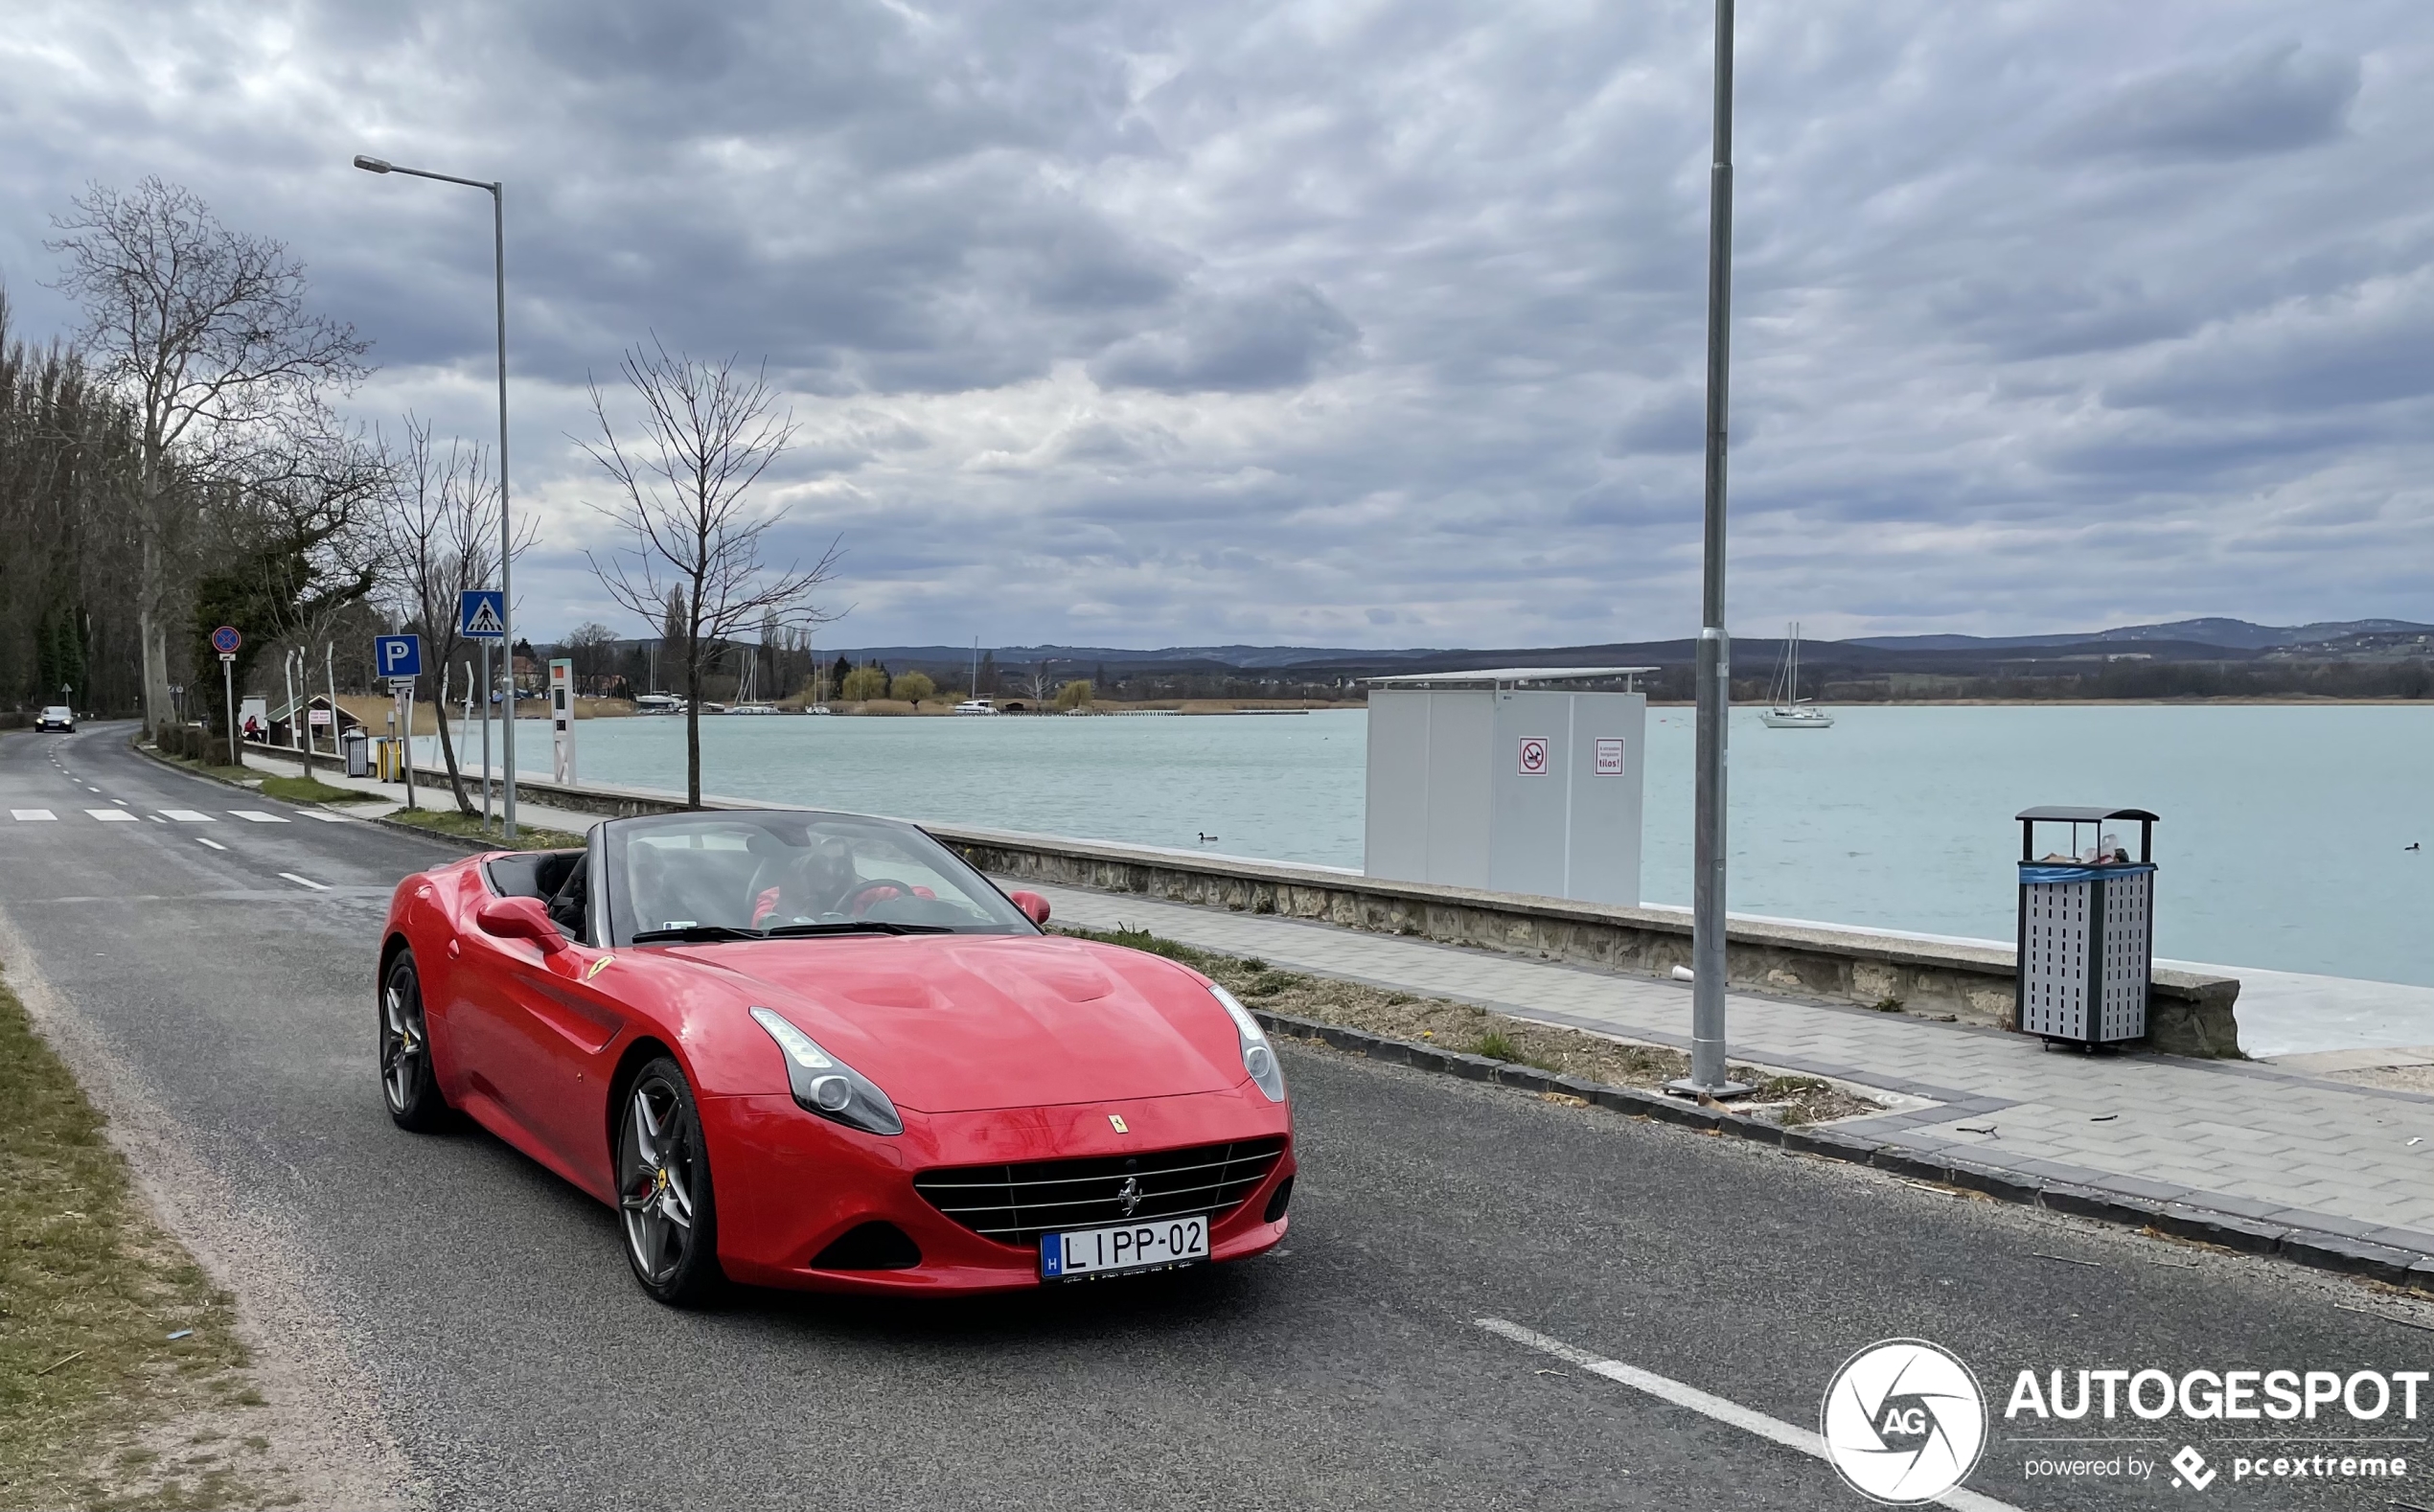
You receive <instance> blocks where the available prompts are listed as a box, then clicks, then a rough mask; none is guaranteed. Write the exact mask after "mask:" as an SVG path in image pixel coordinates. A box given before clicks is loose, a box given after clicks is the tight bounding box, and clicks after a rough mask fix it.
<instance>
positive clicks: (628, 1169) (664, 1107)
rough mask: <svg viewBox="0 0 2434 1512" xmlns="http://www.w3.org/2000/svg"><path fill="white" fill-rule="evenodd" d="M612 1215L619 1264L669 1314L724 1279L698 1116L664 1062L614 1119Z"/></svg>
mask: <svg viewBox="0 0 2434 1512" xmlns="http://www.w3.org/2000/svg"><path fill="white" fill-rule="evenodd" d="M617 1210H618V1217H619V1218H620V1219H622V1220H623V1222H624V1226H625V1231H626V1260H627V1263H628V1264H630V1265H631V1266H632V1267H633V1274H634V1279H635V1280H637V1281H640V1282H641V1283H642V1289H643V1290H644V1291H646V1292H648V1293H650V1294H652V1295H653V1296H654V1297H657V1298H658V1299H659V1300H660V1301H662V1302H665V1303H667V1304H669V1305H670V1306H672V1307H690V1306H694V1305H696V1304H698V1303H700V1302H703V1301H706V1300H707V1299H708V1298H709V1297H710V1296H711V1295H712V1294H715V1293H716V1292H717V1291H718V1289H719V1287H720V1285H721V1283H722V1282H723V1280H724V1279H725V1278H724V1277H723V1275H722V1274H721V1273H720V1271H719V1224H718V1207H717V1203H716V1202H715V1200H714V1198H713V1197H712V1194H711V1191H710V1158H709V1154H708V1152H707V1151H706V1150H705V1149H704V1148H703V1147H702V1141H701V1116H700V1111H698V1110H697V1109H696V1108H695V1107H694V1102H693V1088H691V1087H689V1086H687V1085H686V1084H685V1080H684V1071H683V1069H682V1068H681V1067H680V1066H678V1065H677V1063H676V1062H675V1061H673V1060H670V1059H668V1058H667V1057H664V1056H662V1057H661V1058H660V1059H658V1060H655V1061H653V1062H652V1063H651V1064H650V1065H645V1066H644V1067H643V1068H642V1070H641V1071H640V1073H639V1074H637V1075H636V1076H635V1077H634V1079H633V1083H632V1085H631V1086H630V1087H628V1088H626V1095H625V1105H624V1111H622V1112H621V1113H620V1114H619V1115H618V1119H617Z"/></svg>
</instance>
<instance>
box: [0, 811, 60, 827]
mask: <svg viewBox="0 0 2434 1512" xmlns="http://www.w3.org/2000/svg"><path fill="white" fill-rule="evenodd" d="M9 817H10V818H11V819H14V820H16V821H17V822H18V823H20V824H57V822H58V819H59V816H58V815H57V814H56V813H52V812H51V811H50V810H48V809H11V810H10V811H9Z"/></svg>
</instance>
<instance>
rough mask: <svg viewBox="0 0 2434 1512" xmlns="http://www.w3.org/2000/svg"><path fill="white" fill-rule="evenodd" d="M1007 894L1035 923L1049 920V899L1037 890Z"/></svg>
mask: <svg viewBox="0 0 2434 1512" xmlns="http://www.w3.org/2000/svg"><path fill="white" fill-rule="evenodd" d="M1006 896H1007V897H1008V898H1010V899H1012V900H1013V902H1014V905H1015V906H1016V907H1018V908H1020V909H1022V916H1023V917H1024V918H1026V919H1028V920H1030V921H1031V922H1032V923H1033V924H1045V923H1047V922H1048V901H1047V900H1046V899H1045V898H1043V897H1041V896H1040V895H1039V894H1038V893H1036V892H1010V893H1008V894H1006Z"/></svg>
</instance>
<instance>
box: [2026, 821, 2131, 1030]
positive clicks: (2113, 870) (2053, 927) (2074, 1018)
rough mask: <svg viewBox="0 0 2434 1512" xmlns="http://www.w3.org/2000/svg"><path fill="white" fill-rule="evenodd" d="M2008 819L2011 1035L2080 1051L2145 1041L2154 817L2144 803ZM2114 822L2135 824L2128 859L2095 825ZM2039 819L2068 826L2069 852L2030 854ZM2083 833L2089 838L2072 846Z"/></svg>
mask: <svg viewBox="0 0 2434 1512" xmlns="http://www.w3.org/2000/svg"><path fill="white" fill-rule="evenodd" d="M2018 817H2019V820H2020V953H2019V957H2018V959H2019V976H2018V983H2017V991H2018V994H2019V998H2018V1000H2019V1005H2020V1008H2019V1026H2020V1032H2021V1033H2023V1034H2033V1035H2038V1036H2041V1037H2043V1038H2044V1039H2045V1040H2046V1041H2047V1042H2051V1043H2055V1044H2073V1045H2078V1046H2082V1047H2084V1048H2087V1049H2094V1048H2095V1047H2097V1046H2098V1045H2101V1044H2115V1043H2119V1042H2122V1041H2124V1040H2142V1039H2145V1038H2146V1037H2147V985H2148V983H2149V981H2150V980H2151V979H2152V977H2153V975H2154V966H2155V857H2154V835H2155V828H2154V827H2155V819H2156V816H2155V815H2154V814H2151V813H2147V811H2146V810H2144V809H2075V808H2063V807H2046V808H2037V809H2023V810H2021V811H2020V813H2019V815H2018ZM2123 819H2135V820H2137V821H2138V859H2136V860H2131V859H2130V857H2129V849H2128V847H2127V846H2125V845H2124V844H2123V843H2122V842H2121V839H2120V837H2119V836H2117V835H2116V834H2114V833H2113V832H2111V831H2108V830H2107V829H2106V828H2105V826H2106V825H2108V824H2112V823H2114V822H2115V821H2117V820H2123ZM2040 824H2067V825H2069V826H2070V827H2071V843H2070V848H2069V849H2068V850H2066V851H2052V850H2049V851H2046V852H2044V853H2043V854H2040V853H2039V852H2038V850H2037V847H2036V828H2037V826H2038V825H2040ZM2091 830H2092V831H2093V834H2092V836H2091V835H2089V833H2088V832H2090V831H2091ZM2082 836H2088V838H2089V839H2090V840H2091V843H2088V844H2085V845H2082V844H2081V843H2080V841H2081V838H2082Z"/></svg>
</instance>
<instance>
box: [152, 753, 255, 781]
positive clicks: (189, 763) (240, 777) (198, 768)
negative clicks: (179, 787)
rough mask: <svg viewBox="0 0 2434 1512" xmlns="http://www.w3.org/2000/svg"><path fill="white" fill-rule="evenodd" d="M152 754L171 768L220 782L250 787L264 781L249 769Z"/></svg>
mask: <svg viewBox="0 0 2434 1512" xmlns="http://www.w3.org/2000/svg"><path fill="white" fill-rule="evenodd" d="M154 754H156V755H157V756H159V758H160V759H161V760H162V761H165V762H167V763H169V764H170V765H171V766H172V767H185V768H186V769H187V770H188V771H195V772H200V773H202V774H203V775H204V776H206V777H213V778H217V779H218V780H219V781H221V782H240V783H243V784H245V785H246V786H247V787H251V786H252V785H253V784H254V783H255V782H257V781H262V780H264V778H263V775H262V773H260V772H258V771H256V770H254V769H253V768H252V767H222V766H218V765H216V764H214V763H212V762H207V761H195V760H192V759H191V758H188V757H185V756H172V755H171V754H170V753H169V752H167V751H156V752H155V753H154Z"/></svg>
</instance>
